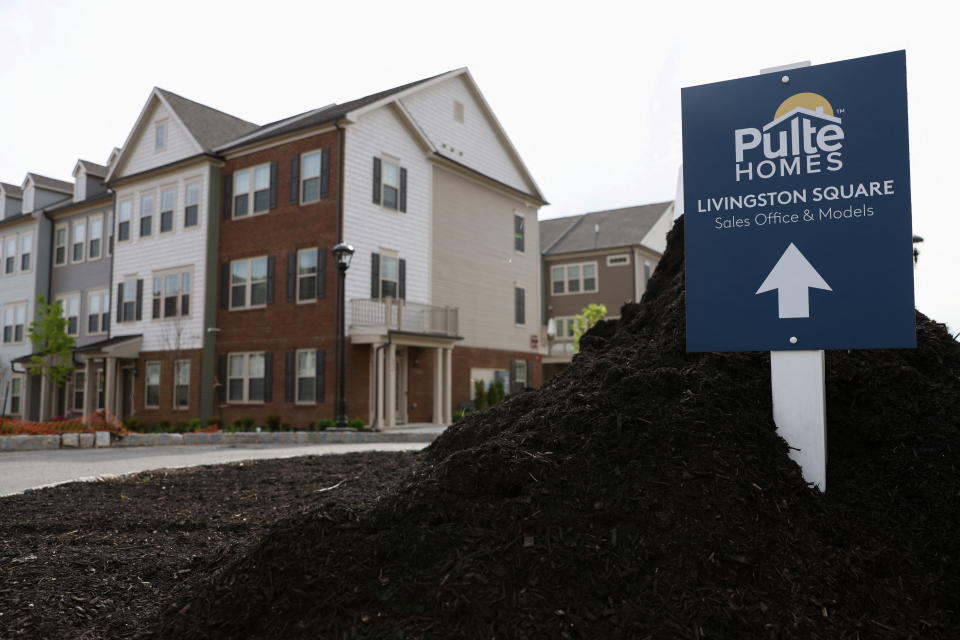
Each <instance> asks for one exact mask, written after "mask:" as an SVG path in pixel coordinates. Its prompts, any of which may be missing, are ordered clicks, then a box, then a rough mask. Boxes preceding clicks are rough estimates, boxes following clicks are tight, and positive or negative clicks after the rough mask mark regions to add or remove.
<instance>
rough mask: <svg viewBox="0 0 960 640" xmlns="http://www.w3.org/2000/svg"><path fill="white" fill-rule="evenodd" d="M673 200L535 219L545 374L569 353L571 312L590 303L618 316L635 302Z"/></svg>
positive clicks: (562, 364)
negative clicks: (546, 349) (545, 338)
mask: <svg viewBox="0 0 960 640" xmlns="http://www.w3.org/2000/svg"><path fill="white" fill-rule="evenodd" d="M672 223H673V203H672V202H661V203H657V204H649V205H644V206H639V207H626V208H623V209H613V210H610V211H597V212H593V213H585V214H581V215H577V216H569V217H564V218H553V219H551V220H543V221H541V222H540V248H541V251H542V253H543V278H544V282H543V297H544V307H545V318H544V319H545V320H546V322H547V335H548V346H549V353H548V354H547V355H546V356H545V357H544V359H543V366H544V379H547V378H550V377H552V376H554V375H556V374H557V373H559V372H560V371H562V370H564V369H565V368H566V367H567V365H568V364H569V363H570V361H571V360H572V358H573V327H574V317H575V316H576V315H577V314H579V313H580V312H581V311H582V310H583V309H584V308H585V307H586V306H588V305H589V304H592V303H598V304H603V305H605V306H606V308H607V318H617V317H619V314H620V307H621V306H622V305H623V304H624V303H626V302H636V301H639V300H640V298H641V297H642V296H643V293H644V291H646V283H647V280H649V279H650V275H651V274H652V273H653V270H654V269H655V268H656V266H657V262H658V261H659V260H660V256H661V255H662V254H663V251H664V250H665V249H666V236H667V231H669V229H670V227H671V225H672Z"/></svg>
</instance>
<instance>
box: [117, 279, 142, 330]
mask: <svg viewBox="0 0 960 640" xmlns="http://www.w3.org/2000/svg"><path fill="white" fill-rule="evenodd" d="M138 279H139V278H138V277H137V276H135V275H134V276H124V277H123V279H122V280H120V282H119V284H122V285H123V287H122V288H121V290H122V291H123V294H122V295H121V297H120V300H119V301H118V303H119V304H120V317H121V318H123V319H122V320H121V321H120V323H121V324H127V323H128V322H140V321H139V320H137V280H138ZM128 282H132V283H133V286H132V289H133V300H130V301H128V300H127V283H128ZM128 302H129V303H130V304H132V305H133V317H132V318H127V315H126V312H125V311H124V305H125V304H127V303H128ZM140 304H141V305H142V304H143V301H142V300H141V301H140ZM140 313H141V317H143V310H142V309H141V310H140Z"/></svg>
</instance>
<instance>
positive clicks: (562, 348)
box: [546, 335, 574, 362]
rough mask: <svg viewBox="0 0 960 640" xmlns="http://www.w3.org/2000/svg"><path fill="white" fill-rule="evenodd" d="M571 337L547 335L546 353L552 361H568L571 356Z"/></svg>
mask: <svg viewBox="0 0 960 640" xmlns="http://www.w3.org/2000/svg"><path fill="white" fill-rule="evenodd" d="M573 353H574V351H573V338H560V337H557V336H551V335H548V336H547V355H546V358H549V359H550V360H551V361H554V362H570V360H571V359H572V358H573Z"/></svg>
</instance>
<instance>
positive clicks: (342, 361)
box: [333, 242, 354, 429]
mask: <svg viewBox="0 0 960 640" xmlns="http://www.w3.org/2000/svg"><path fill="white" fill-rule="evenodd" d="M353 251H354V249H353V246H352V245H349V244H346V243H345V242H341V243H340V244H338V245H337V246H335V247H334V248H333V258H334V260H335V261H336V263H337V410H336V420H337V427H339V428H341V429H342V428H345V427H346V426H347V392H346V358H345V357H344V343H346V337H345V335H344V334H345V333H346V327H345V326H344V325H345V323H346V318H345V312H344V310H345V308H346V302H347V301H346V299H345V297H344V283H345V282H346V280H347V269H349V268H350V261H351V260H352V259H353Z"/></svg>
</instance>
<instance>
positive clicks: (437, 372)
mask: <svg viewBox="0 0 960 640" xmlns="http://www.w3.org/2000/svg"><path fill="white" fill-rule="evenodd" d="M443 370H444V357H443V349H441V348H440V347H436V348H435V349H434V350H433V424H444V422H443V415H444V414H443V406H444V403H443V389H444V386H445V385H444V379H445V376H444V373H443Z"/></svg>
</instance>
